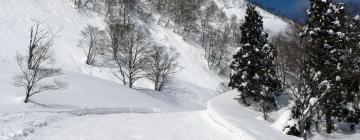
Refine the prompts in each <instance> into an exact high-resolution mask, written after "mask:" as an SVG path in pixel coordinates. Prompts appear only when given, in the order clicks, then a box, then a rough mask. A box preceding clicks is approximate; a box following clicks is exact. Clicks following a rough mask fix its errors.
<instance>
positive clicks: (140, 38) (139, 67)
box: [115, 28, 150, 88]
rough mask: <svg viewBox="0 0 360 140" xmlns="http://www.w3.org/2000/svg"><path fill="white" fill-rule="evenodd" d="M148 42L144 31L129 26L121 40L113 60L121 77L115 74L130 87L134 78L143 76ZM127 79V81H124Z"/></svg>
mask: <svg viewBox="0 0 360 140" xmlns="http://www.w3.org/2000/svg"><path fill="white" fill-rule="evenodd" d="M149 46H150V42H149V41H148V37H147V35H146V33H144V32H142V31H141V30H137V29H135V28H130V29H129V30H128V31H127V32H126V33H125V34H124V37H123V40H121V43H120V47H119V48H118V51H117V54H116V58H115V61H116V63H117V65H118V67H119V71H120V73H121V76H122V77H119V76H118V75H116V74H115V76H116V77H118V78H119V79H121V80H122V81H123V83H124V84H127V83H128V84H129V87H130V88H132V86H133V84H134V83H135V81H136V80H138V79H140V78H143V77H144V76H145V74H144V73H143V71H144V69H145V63H146V61H147V59H148V53H149ZM126 80H127V81H126Z"/></svg>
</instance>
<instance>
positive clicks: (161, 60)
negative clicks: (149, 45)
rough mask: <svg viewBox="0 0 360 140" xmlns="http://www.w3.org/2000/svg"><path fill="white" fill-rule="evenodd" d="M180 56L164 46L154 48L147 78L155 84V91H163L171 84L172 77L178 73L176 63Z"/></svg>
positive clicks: (148, 64)
mask: <svg viewBox="0 0 360 140" xmlns="http://www.w3.org/2000/svg"><path fill="white" fill-rule="evenodd" d="M178 57H179V54H178V53H176V52H175V50H173V49H170V50H167V49H166V48H164V47H162V46H154V47H153V49H152V52H151V53H150V57H149V58H150V61H149V63H147V69H146V76H147V78H148V79H149V80H151V81H152V82H154V84H155V90H157V91H161V90H162V89H163V87H164V86H165V85H166V84H168V83H169V82H170V79H171V75H172V74H174V73H175V72H177V70H178V68H179V67H178V64H177V62H176V60H177V58H178Z"/></svg>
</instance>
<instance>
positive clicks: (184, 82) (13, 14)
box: [0, 0, 293, 140]
mask: <svg viewBox="0 0 360 140" xmlns="http://www.w3.org/2000/svg"><path fill="white" fill-rule="evenodd" d="M242 2H243V1H242V0H239V1H234V0H217V3H218V4H219V6H220V7H222V8H225V9H224V10H225V11H226V13H227V15H228V16H231V15H232V14H236V15H238V16H240V18H242V16H243V15H244V14H243V13H244V9H243V8H244V7H243V6H242V5H241V4H243V3H242ZM229 5H231V6H230V7H229ZM262 14H264V17H265V18H264V20H265V27H266V29H267V30H269V31H271V32H279V31H281V30H282V29H283V28H285V26H286V23H285V22H284V21H282V20H280V19H278V18H276V17H275V16H272V15H270V14H268V13H266V12H262ZM36 21H40V22H41V23H43V25H45V26H49V27H52V28H53V31H54V32H56V35H57V37H56V38H55V42H54V49H53V54H54V57H55V59H56V63H57V65H58V66H59V67H61V68H63V70H64V71H63V72H64V74H63V75H62V76H60V79H61V80H63V81H66V82H67V83H68V84H67V87H66V88H65V90H59V91H52V92H47V93H42V94H41V95H40V94H39V95H35V96H34V97H32V103H29V104H24V103H23V99H24V94H23V93H24V91H23V89H22V88H17V87H15V86H13V84H12V83H13V77H14V76H15V75H16V74H17V73H18V72H19V69H18V67H17V65H16V63H15V59H14V57H15V56H16V54H17V53H20V54H24V53H26V48H27V43H28V38H29V28H30V26H31V25H33V24H34V23H35V22H36ZM87 24H91V25H96V26H99V27H101V28H104V22H103V17H102V16H101V15H97V14H95V13H91V12H89V13H83V12H79V11H78V10H76V9H75V8H74V6H73V3H72V1H71V0H0V40H1V43H0V66H1V67H0V140H3V139H4V140H13V139H34V140H38V139H47V140H49V139H50V140H52V139H73V140H78V139H111V140H112V139H124V140H129V139H130V140H131V139H146V140H152V139H154V140H155V139H156V140H168V139H173V140H176V139H179V140H180V139H181V140H184V139H185V140H233V139H234V140H235V139H236V140H238V139H248V138H249V139H250V138H253V139H257V138H268V137H263V136H260V134H261V132H259V133H256V132H255V131H254V129H259V130H261V131H265V132H264V134H268V135H267V136H269V135H270V134H271V133H273V134H274V135H276V136H275V137H274V139H275V138H283V139H287V138H293V137H289V136H285V135H283V134H281V132H280V131H277V130H276V128H271V126H269V125H268V124H267V123H266V122H263V121H261V120H260V118H259V117H258V116H260V114H259V113H258V112H255V111H252V110H250V109H246V108H243V107H242V108H239V109H238V108H233V107H241V106H239V105H235V103H233V102H232V100H229V99H223V97H227V96H219V97H218V98H215V99H213V100H211V102H210V103H209V104H208V107H209V109H208V110H206V104H207V102H208V100H210V99H211V98H213V97H215V96H217V95H218V93H217V92H216V89H217V88H218V83H220V82H221V81H223V80H226V79H224V78H221V77H219V76H218V75H216V74H215V73H213V72H212V71H210V70H209V69H208V67H207V65H206V61H205V59H204V51H203V49H202V48H201V47H200V46H199V45H197V44H196V43H193V42H192V41H191V40H188V41H185V40H184V39H183V38H182V37H181V36H180V35H178V34H176V33H174V32H173V30H172V29H167V28H165V27H163V26H160V25H149V30H150V32H151V36H152V38H153V39H154V40H155V41H156V42H157V43H160V44H163V45H165V46H167V47H170V48H174V49H176V50H177V51H178V53H179V54H180V58H179V65H180V66H181V71H179V72H178V73H177V74H176V75H175V76H174V80H173V82H172V83H171V84H170V85H169V87H168V88H167V89H165V91H163V92H155V91H153V90H151V89H148V88H151V87H152V84H151V83H149V82H148V81H146V80H141V81H140V82H137V83H136V86H137V88H136V89H129V88H127V87H126V86H123V85H121V84H120V83H119V81H118V80H117V79H116V78H115V77H114V76H113V73H112V72H113V71H114V70H113V69H110V68H103V67H99V66H88V65H86V64H85V63H84V61H85V55H84V53H83V50H82V49H81V48H79V47H77V44H78V40H79V38H80V35H79V33H80V31H81V30H82V29H83V28H84V27H85V26H86V25H87ZM225 95H226V94H225ZM222 101H224V102H228V103H229V104H230V105H231V106H228V104H227V103H221V102H222ZM227 107H230V108H229V109H226V110H225V108H227ZM221 110H224V111H225V112H221ZM238 110H241V112H239V111H238ZM230 111H234V112H237V113H240V114H237V113H235V114H228V113H229V112H230ZM241 113H243V114H241ZM224 114H225V115H224ZM244 114H248V115H244ZM222 115H224V116H222ZM233 115H234V116H233ZM234 117H237V118H234ZM230 119H234V121H233V122H230V123H234V124H233V125H231V127H230V125H228V124H229V122H227V120H230ZM239 120H240V121H239ZM241 120H244V121H246V122H244V123H243V122H242V121H241ZM246 125H259V126H258V127H256V128H250V127H249V126H246ZM265 136H266V135H265Z"/></svg>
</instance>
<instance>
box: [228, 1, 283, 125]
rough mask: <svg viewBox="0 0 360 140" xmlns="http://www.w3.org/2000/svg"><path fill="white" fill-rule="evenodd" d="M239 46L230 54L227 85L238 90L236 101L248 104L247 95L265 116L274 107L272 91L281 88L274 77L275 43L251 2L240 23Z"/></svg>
mask: <svg viewBox="0 0 360 140" xmlns="http://www.w3.org/2000/svg"><path fill="white" fill-rule="evenodd" d="M241 33H242V38H241V40H240V42H241V44H242V45H241V46H240V47H239V49H238V51H237V52H236V54H235V55H234V56H233V59H234V60H233V62H232V64H231V66H230V68H231V69H232V71H233V72H232V74H231V77H230V83H229V86H230V87H232V88H236V89H238V90H239V91H240V92H241V95H240V99H238V100H239V102H242V103H243V104H245V105H250V104H249V103H248V102H247V99H249V98H251V99H253V100H254V101H257V102H260V104H261V108H262V111H263V113H264V118H265V119H267V114H266V113H267V111H268V109H269V108H270V107H276V102H275V99H274V93H275V92H276V91H277V90H279V89H280V82H279V80H277V79H276V77H275V66H274V62H273V60H274V58H275V56H276V53H275V49H274V46H272V45H271V44H269V43H268V40H267V37H268V35H267V34H266V33H264V32H263V21H262V17H261V16H260V15H259V13H258V12H257V11H256V10H255V7H254V6H251V5H248V6H247V10H246V16H245V23H244V24H243V25H242V27H241Z"/></svg>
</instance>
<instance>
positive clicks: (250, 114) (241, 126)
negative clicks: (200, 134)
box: [207, 91, 299, 140]
mask: <svg viewBox="0 0 360 140" xmlns="http://www.w3.org/2000/svg"><path fill="white" fill-rule="evenodd" d="M238 95H239V93H238V92H237V91H230V92H227V93H224V94H222V95H220V96H218V97H215V98H213V99H211V100H210V101H209V103H208V105H207V106H208V113H209V115H210V116H211V118H212V119H214V120H215V121H216V122H218V123H220V124H222V125H223V126H224V127H225V128H227V129H228V130H229V131H231V132H234V133H236V134H239V135H240V137H241V139H244V140H261V139H266V140H292V139H299V138H297V137H293V136H289V135H286V134H284V133H282V132H281V131H279V130H277V129H276V128H279V127H277V126H272V123H271V122H266V121H264V120H263V119H259V118H262V113H261V112H257V111H254V110H253V109H251V108H247V107H244V106H242V105H240V104H239V103H238V101H236V100H234V98H238V97H239V96H238ZM280 119H284V118H280ZM277 124H278V125H282V123H280V122H277Z"/></svg>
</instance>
